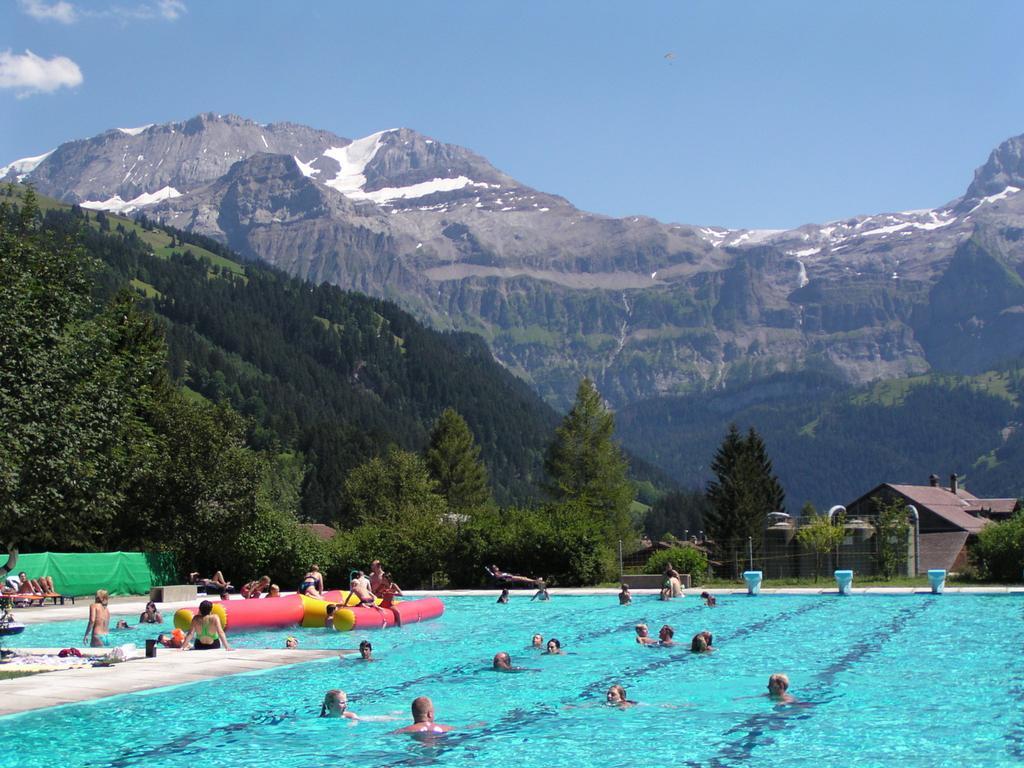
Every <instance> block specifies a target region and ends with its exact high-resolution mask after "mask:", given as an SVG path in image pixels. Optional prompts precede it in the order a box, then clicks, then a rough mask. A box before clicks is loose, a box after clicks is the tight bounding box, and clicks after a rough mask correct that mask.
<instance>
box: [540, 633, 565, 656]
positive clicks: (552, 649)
mask: <svg viewBox="0 0 1024 768" xmlns="http://www.w3.org/2000/svg"><path fill="white" fill-rule="evenodd" d="M544 655H545V656H565V651H563V650H562V644H561V643H560V642H559V641H558V639H557V638H554V637H552V638H551V639H550V640H548V646H547V650H546V651H544Z"/></svg>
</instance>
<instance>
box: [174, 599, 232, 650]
mask: <svg viewBox="0 0 1024 768" xmlns="http://www.w3.org/2000/svg"><path fill="white" fill-rule="evenodd" d="M193 637H194V638H195V640H196V643H195V646H194V647H193V648H192V650H194V651H211V650H214V649H216V648H223V649H224V650H225V651H230V650H231V645H230V644H229V643H228V638H227V635H225V634H224V626H223V625H222V624H221V623H220V617H219V616H218V615H217V614H215V613H214V612H213V603H211V602H210V601H209V600H203V602H201V603H200V604H199V615H198V616H193V617H192V625H191V626H190V627H189V628H188V634H187V635H185V640H184V642H183V643H182V645H181V650H183V651H184V650H188V647H189V643H190V642H191V640H192V638H193Z"/></svg>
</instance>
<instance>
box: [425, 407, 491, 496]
mask: <svg viewBox="0 0 1024 768" xmlns="http://www.w3.org/2000/svg"><path fill="white" fill-rule="evenodd" d="M426 462H427V469H428V470H429V471H430V475H431V477H433V478H434V480H435V481H437V491H438V493H440V494H441V495H442V496H444V497H445V499H446V500H447V502H448V508H449V509H450V510H451V511H452V512H463V511H465V510H470V509H476V508H478V507H482V506H485V505H487V504H490V503H492V499H491V491H490V488H489V487H488V484H487V469H486V468H485V467H484V465H483V463H482V462H481V461H480V448H479V446H477V445H476V443H475V442H474V441H473V433H472V432H470V431H469V426H468V425H467V424H466V421H465V419H463V418H462V417H461V416H460V415H459V414H458V413H457V412H456V411H455V410H454V409H452V408H445V409H444V412H442V413H441V416H440V417H439V418H438V420H437V424H436V425H435V427H434V431H433V432H432V433H431V435H430V445H429V446H428V447H427V451H426Z"/></svg>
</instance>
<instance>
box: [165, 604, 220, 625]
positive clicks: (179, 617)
mask: <svg viewBox="0 0 1024 768" xmlns="http://www.w3.org/2000/svg"><path fill="white" fill-rule="evenodd" d="M198 613H199V611H198V610H195V611H193V610H192V609H191V608H179V609H178V610H176V611H175V612H174V626H175V628H176V629H180V630H181V631H182V632H188V631H189V630H190V629H191V628H192V619H193V618H194V617H195V616H196V615H197V614H198ZM210 613H212V614H213V615H214V616H216V617H217V618H219V619H220V624H221V626H222V627H224V631H225V632H227V629H228V612H227V611H225V610H224V606H223V605H221V604H220V603H214V604H213V610H212V611H210Z"/></svg>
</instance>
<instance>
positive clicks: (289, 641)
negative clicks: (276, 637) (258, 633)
mask: <svg viewBox="0 0 1024 768" xmlns="http://www.w3.org/2000/svg"><path fill="white" fill-rule="evenodd" d="M284 647H285V648H298V647H299V639H298V638H297V637H295V635H288V637H286V638H285V639H284Z"/></svg>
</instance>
